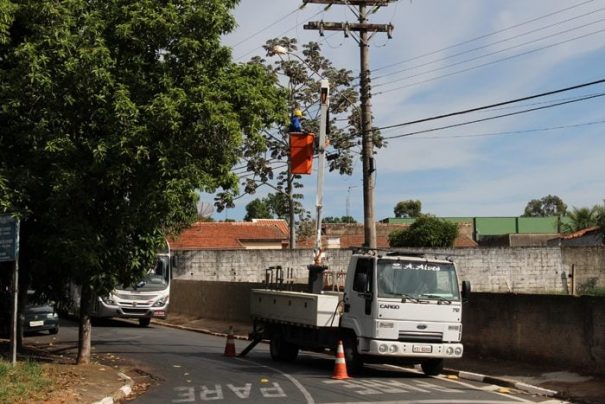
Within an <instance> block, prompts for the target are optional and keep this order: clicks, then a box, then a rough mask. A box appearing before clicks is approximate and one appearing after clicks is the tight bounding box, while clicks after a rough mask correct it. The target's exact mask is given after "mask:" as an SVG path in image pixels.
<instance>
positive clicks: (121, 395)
mask: <svg viewBox="0 0 605 404" xmlns="http://www.w3.org/2000/svg"><path fill="white" fill-rule="evenodd" d="M118 376H120V378H121V379H123V380H124V381H125V384H124V385H123V386H122V387H120V389H119V390H117V391H116V392H115V393H113V394H112V395H111V396H107V397H105V398H103V399H102V400H99V401H95V402H94V403H93V404H113V403H119V402H121V401H122V400H124V399H125V398H126V397H128V396H129V395H130V394H131V393H132V386H133V385H134V380H132V378H130V377H128V376H126V375H125V374H124V373H122V372H120V373H118Z"/></svg>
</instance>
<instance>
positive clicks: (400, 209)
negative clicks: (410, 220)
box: [394, 199, 422, 217]
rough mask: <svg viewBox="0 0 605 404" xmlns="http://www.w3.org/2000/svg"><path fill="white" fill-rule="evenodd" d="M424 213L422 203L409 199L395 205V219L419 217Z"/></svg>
mask: <svg viewBox="0 0 605 404" xmlns="http://www.w3.org/2000/svg"><path fill="white" fill-rule="evenodd" d="M421 211H422V202H420V201H419V200H412V199H408V200H406V201H400V202H398V203H397V205H395V209H394V213H395V217H418V216H420V214H421Z"/></svg>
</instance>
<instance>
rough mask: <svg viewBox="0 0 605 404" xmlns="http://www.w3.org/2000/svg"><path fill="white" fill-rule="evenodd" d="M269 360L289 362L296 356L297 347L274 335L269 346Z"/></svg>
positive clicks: (280, 336)
mask: <svg viewBox="0 0 605 404" xmlns="http://www.w3.org/2000/svg"><path fill="white" fill-rule="evenodd" d="M269 350H270V352H271V359H273V360H274V361H280V362H291V361H293V360H295V359H296V357H297V356H298V346H297V345H295V344H292V343H291V342H288V341H286V340H285V338H284V337H283V336H282V335H281V334H274V335H273V336H272V337H271V344H270V345H269Z"/></svg>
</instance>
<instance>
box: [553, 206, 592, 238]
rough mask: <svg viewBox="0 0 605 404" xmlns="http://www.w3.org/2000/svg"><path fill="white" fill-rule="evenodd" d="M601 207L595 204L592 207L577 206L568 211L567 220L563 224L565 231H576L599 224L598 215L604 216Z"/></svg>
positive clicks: (562, 228) (562, 227)
mask: <svg viewBox="0 0 605 404" xmlns="http://www.w3.org/2000/svg"><path fill="white" fill-rule="evenodd" d="M600 211H601V208H600V207H598V206H593V207H592V208H576V207H574V208H573V210H572V211H571V212H568V213H567V219H568V220H567V221H566V223H563V224H562V225H561V230H563V232H564V233H573V232H574V231H578V230H582V229H586V228H587V227H592V226H596V225H597V217H600V216H602V212H600Z"/></svg>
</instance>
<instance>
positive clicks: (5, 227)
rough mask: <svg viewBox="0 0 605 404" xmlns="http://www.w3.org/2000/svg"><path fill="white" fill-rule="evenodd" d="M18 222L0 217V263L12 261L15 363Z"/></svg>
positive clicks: (13, 350) (14, 359) (14, 356)
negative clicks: (13, 263)
mask: <svg viewBox="0 0 605 404" xmlns="http://www.w3.org/2000/svg"><path fill="white" fill-rule="evenodd" d="M19 225H20V223H19V221H18V220H16V219H14V218H13V217H12V216H10V215H2V216H0V262H2V261H14V262H15V265H14V272H13V285H12V287H13V291H12V292H13V301H12V318H11V358H12V359H11V361H12V364H13V366H15V365H16V363H17V320H18V317H17V313H18V301H19V300H18V297H19Z"/></svg>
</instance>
